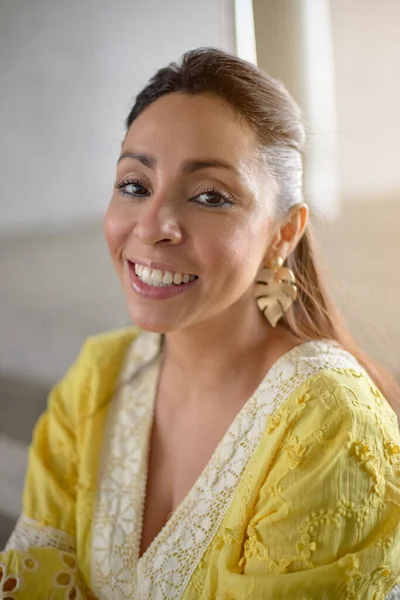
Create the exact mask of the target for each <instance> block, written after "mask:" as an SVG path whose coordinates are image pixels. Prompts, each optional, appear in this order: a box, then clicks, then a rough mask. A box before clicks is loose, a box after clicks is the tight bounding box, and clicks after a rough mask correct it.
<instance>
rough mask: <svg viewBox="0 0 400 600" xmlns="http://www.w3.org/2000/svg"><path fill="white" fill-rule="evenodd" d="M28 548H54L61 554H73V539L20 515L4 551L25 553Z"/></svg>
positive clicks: (74, 544) (74, 547)
mask: <svg viewBox="0 0 400 600" xmlns="http://www.w3.org/2000/svg"><path fill="white" fill-rule="evenodd" d="M30 548H56V549H57V550H61V551H62V552H69V553H71V554H75V550H76V543H75V538H74V537H73V536H72V535H69V534H68V533H64V531H60V530H59V529H55V528H54V527H49V526H47V525H41V524H40V523H38V522H37V521H34V520H33V519H30V518H29V517H26V516H25V515H21V516H20V517H19V519H18V521H17V523H16V525H15V528H14V531H13V532H12V534H11V537H10V539H9V540H8V542H7V545H6V547H5V550H6V551H7V550H19V551H20V552H26V551H28V550H29V549H30Z"/></svg>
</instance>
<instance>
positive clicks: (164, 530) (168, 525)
mask: <svg viewBox="0 0 400 600" xmlns="http://www.w3.org/2000/svg"><path fill="white" fill-rule="evenodd" d="M297 347H298V346H296V347H294V348H292V349H291V350H289V351H288V352H286V353H285V354H283V355H282V356H281V357H279V358H278V359H277V360H276V361H275V362H274V363H273V365H272V366H271V367H270V369H268V371H267V373H265V374H264V376H263V377H262V379H261V381H260V383H259V384H258V385H257V387H256V389H255V390H254V391H253V393H252V394H251V395H250V396H249V398H248V399H247V400H246V401H245V403H244V404H243V406H242V407H241V408H240V409H239V411H238V412H237V413H236V415H235V417H234V418H233V419H232V421H231V423H230V424H229V426H228V428H227V429H226V431H225V432H224V434H223V435H222V437H221V438H220V440H219V441H218V443H217V445H216V447H215V448H214V450H213V452H212V454H211V456H210V458H209V459H208V461H207V463H206V464H205V466H204V467H203V469H202V470H201V472H200V474H199V475H198V477H197V478H196V480H195V481H194V483H193V485H192V486H191V487H190V489H189V490H188V492H187V493H186V495H185V496H184V498H182V500H181V501H180V502H179V504H178V505H177V506H176V508H175V509H174V510H173V511H172V512H171V513H170V514H169V516H168V519H167V521H166V522H165V523H164V525H163V526H162V527H161V529H160V530H159V531H158V533H157V534H156V535H155V537H154V538H153V539H152V541H151V542H150V544H149V545H148V546H147V548H146V550H145V551H144V552H143V554H142V555H141V556H139V553H140V548H141V543H142V532H143V521H144V514H145V510H146V495H147V489H146V488H147V481H148V475H149V455H150V441H151V431H152V427H153V423H154V413H155V403H156V399H157V393H158V387H159V382H160V375H161V368H162V356H160V357H159V358H158V360H157V363H155V364H153V365H151V367H150V368H151V369H154V371H155V374H154V377H155V381H154V384H153V386H152V390H151V395H150V394H149V400H150V410H151V414H152V417H151V422H150V429H149V431H148V432H146V433H147V449H146V455H145V458H144V479H145V482H146V486H145V493H144V496H143V498H142V502H141V506H140V529H141V534H140V538H139V546H138V556H137V564H138V565H139V564H140V562H141V561H143V560H145V559H146V556H147V554H149V553H151V552H152V549H153V548H154V546H155V545H156V544H157V543H158V540H159V539H160V538H161V537H162V536H163V535H165V534H168V529H172V530H173V529H174V524H175V521H177V520H179V515H180V513H182V512H184V508H185V506H186V504H188V503H189V502H190V500H191V497H192V495H193V494H194V492H195V490H196V489H197V488H198V484H199V482H201V480H202V479H203V478H204V473H205V472H206V470H207V469H208V468H209V466H210V464H211V463H212V462H213V461H215V457H216V455H217V454H218V453H219V452H220V449H221V447H223V446H224V444H225V441H226V438H228V437H229V435H230V432H231V430H232V429H233V428H234V425H235V423H236V420H237V419H239V417H240V416H241V414H242V413H244V412H246V405H247V404H248V403H249V402H250V401H251V400H252V399H253V398H254V396H256V395H257V393H258V392H259V390H260V389H261V388H262V386H263V383H264V381H265V379H266V378H267V376H268V373H269V372H270V371H271V369H272V368H273V367H274V366H275V365H276V364H277V363H278V362H279V361H280V359H281V358H283V357H284V356H285V355H286V354H289V353H290V352H292V350H295V348H297Z"/></svg>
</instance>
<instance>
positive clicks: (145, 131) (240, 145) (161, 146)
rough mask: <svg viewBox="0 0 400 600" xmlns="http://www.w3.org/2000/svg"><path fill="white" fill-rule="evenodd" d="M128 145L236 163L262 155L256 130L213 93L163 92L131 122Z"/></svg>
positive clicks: (146, 149) (124, 144) (177, 156)
mask: <svg viewBox="0 0 400 600" xmlns="http://www.w3.org/2000/svg"><path fill="white" fill-rule="evenodd" d="M129 147H134V148H135V149H136V150H140V151H143V152H149V153H152V154H155V155H162V154H163V153H166V154H168V155H169V156H174V157H175V158H176V159H178V158H182V159H187V158H188V156H190V155H193V156H201V155H205V156H208V155H210V154H212V156H214V157H215V158H218V157H220V158H224V159H225V160H230V161H231V162H233V163H235V164H237V165H239V164H240V163H242V162H247V161H252V160H255V159H256V158H257V157H259V151H258V144H257V139H256V135H255V133H254V132H253V130H252V129H251V128H250V126H249V125H248V124H247V123H246V122H245V121H244V120H243V119H242V118H241V117H240V116H239V115H238V114H237V112H236V111H235V110H234V109H233V107H231V106H230V105H229V104H228V103H227V102H225V101H224V100H223V99H221V98H218V97H217V96H215V95H212V94H199V95H186V94H181V93H171V94H168V95H166V96H162V97H161V98H159V99H158V100H156V101H155V102H153V103H152V104H150V106H148V107H147V108H146V109H144V111H143V112H142V113H140V115H139V116H138V117H137V119H136V120H135V121H134V122H133V123H132V125H131V127H130V128H129V131H128V133H127V135H126V138H125V141H124V143H123V149H128V148H129Z"/></svg>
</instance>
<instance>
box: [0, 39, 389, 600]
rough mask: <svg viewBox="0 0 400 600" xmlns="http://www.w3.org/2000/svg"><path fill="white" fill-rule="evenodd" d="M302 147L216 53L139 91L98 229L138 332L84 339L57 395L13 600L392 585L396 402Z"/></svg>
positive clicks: (23, 524)
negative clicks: (328, 262)
mask: <svg viewBox="0 0 400 600" xmlns="http://www.w3.org/2000/svg"><path fill="white" fill-rule="evenodd" d="M304 138H305V135H304V129H303V125H302V123H301V118H300V114H299V110H298V108H297V106H296V105H295V103H294V102H293V100H292V98H291V97H290V96H289V95H288V93H287V92H286V90H285V89H284V88H283V87H282V85H281V84H279V83H278V82H277V81H275V80H273V79H271V78H270V77H268V76H266V75H265V74H263V73H261V72H260V71H259V70H258V69H257V68H256V67H254V66H252V65H250V64H247V63H245V62H243V61H241V60H239V59H238V58H235V57H234V56H230V55H228V54H225V53H224V52H221V51H218V50H213V49H199V50H194V51H191V52H189V53H187V54H186V55H185V56H184V57H183V60H182V62H181V63H180V64H179V65H177V64H172V65H170V66H169V67H167V68H164V69H161V70H160V71H158V72H157V73H156V75H155V76H154V77H153V78H152V79H151V81H150V83H149V84H148V85H147V87H146V88H145V89H144V90H143V91H142V92H141V93H140V94H139V95H138V97H137V99H136V103H135V105H134V107H133V108H132V110H131V112H130V114H129V116H128V118H127V133H126V137H125V139H124V142H123V144H122V149H121V155H120V157H119V160H118V165H117V176H116V183H115V189H114V193H113V196H112V199H111V203H110V206H109V209H108V212H107V214H106V216H105V222H104V226H105V234H106V238H107V241H108V244H109V247H110V252H111V256H112V258H113V261H114V265H115V269H116V271H117V273H118V276H119V278H120V281H121V285H122V287H123V290H124V293H125V296H126V301H127V304H128V307H129V312H130V315H131V318H132V322H133V323H134V324H135V325H136V327H132V328H127V329H124V330H122V331H114V332H111V333H107V334H103V335H99V336H97V337H94V338H91V339H90V340H88V341H87V342H86V343H85V345H84V347H83V350H82V352H81V355H80V356H79V358H78V360H77V362H76V363H75V365H74V366H73V367H72V368H71V369H70V371H69V372H68V374H67V375H66V377H65V378H64V379H63V380H62V381H61V382H60V383H59V384H58V385H57V386H56V387H55V388H54V390H53V391H52V393H51V396H50V401H49V408H48V411H47V412H46V414H45V415H44V416H43V417H42V418H41V419H40V421H39V423H38V425H37V427H36V431H35V434H34V439H33V443H32V447H31V451H30V459H29V467H28V472H27V479H26V487H25V494H24V513H23V515H22V516H21V518H20V520H19V522H18V524H17V526H16V529H15V532H14V533H13V535H12V536H11V539H10V541H9V543H8V546H7V549H6V551H5V552H4V553H3V554H2V555H1V557H0V563H1V567H0V569H1V571H0V577H1V578H2V579H1V586H2V587H0V589H1V594H2V596H1V597H2V598H15V599H17V598H27V599H28V598H29V599H30V600H33V599H39V598H40V599H41V600H43V599H45V598H49V599H50V598H51V599H52V600H61V599H66V600H71V599H77V598H82V597H87V598H93V597H94V598H98V599H101V600H111V599H118V600H128V599H132V598H135V599H143V600H150V599H156V600H167V599H168V600H169V599H183V600H194V599H196V600H197V599H201V600H211V599H213V600H214V599H220V600H222V599H225V600H228V599H230V600H242V599H245V598H248V599H252V600H263V599H271V600H272V599H273V600H276V599H281V598H282V599H288V598H296V599H304V600H305V599H320V598H326V599H334V600H339V599H352V598H354V599H355V598H358V599H367V598H368V599H372V598H374V599H375V600H378V599H383V598H385V597H387V596H388V595H389V594H390V593H391V591H392V590H394V588H395V586H396V584H397V582H398V581H399V580H400V481H399V474H400V435H399V429H398V422H397V418H396V414H395V412H394V410H393V408H392V407H391V406H390V404H389V402H390V403H392V404H393V406H394V403H395V401H396V394H397V390H396V388H395V386H394V385H392V384H391V383H390V382H389V380H388V379H387V378H385V375H380V374H379V373H378V370H377V369H376V368H374V367H372V366H371V365H370V363H369V362H368V361H367V360H366V359H365V357H363V356H362V355H361V354H360V353H359V352H358V351H357V349H356V348H355V347H354V345H353V343H352V342H351V340H350V337H349V336H348V335H347V333H346V331H345V329H344V327H343V324H342V323H341V322H340V319H339V317H338V314H337V313H336V312H335V310H334V307H333V305H332V303H331V301H330V299H329V297H328V294H327V292H326V290H325V287H324V285H323V283H322V281H321V278H320V274H319V267H318V262H317V259H316V256H315V253H314V251H313V246H312V239H311V233H310V230H309V226H308V224H307V216H308V214H307V213H308V210H307V206H306V205H305V204H304V202H303V198H302V152H303V147H304V141H305V139H304ZM284 264H286V266H283V265H284ZM385 396H386V398H385ZM392 597H395V591H394V592H393V595H392Z"/></svg>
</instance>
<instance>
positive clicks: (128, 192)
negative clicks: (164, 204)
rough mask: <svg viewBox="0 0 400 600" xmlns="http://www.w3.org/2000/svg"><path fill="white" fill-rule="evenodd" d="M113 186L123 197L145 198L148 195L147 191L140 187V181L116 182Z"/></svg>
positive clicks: (142, 186)
mask: <svg viewBox="0 0 400 600" xmlns="http://www.w3.org/2000/svg"><path fill="white" fill-rule="evenodd" d="M114 185H115V188H116V189H117V190H119V191H120V193H121V194H122V195H123V196H128V197H130V198H145V197H146V196H148V195H149V190H148V189H147V188H146V187H145V186H144V185H142V184H141V183H140V181H129V180H123V181H116V182H115V184H114Z"/></svg>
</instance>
